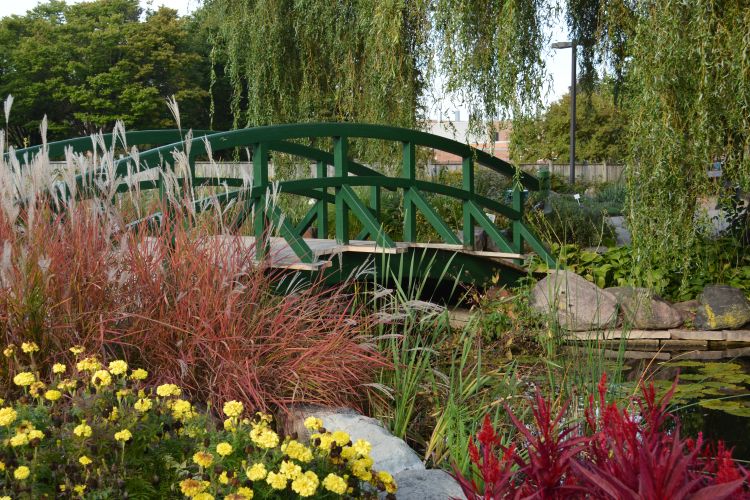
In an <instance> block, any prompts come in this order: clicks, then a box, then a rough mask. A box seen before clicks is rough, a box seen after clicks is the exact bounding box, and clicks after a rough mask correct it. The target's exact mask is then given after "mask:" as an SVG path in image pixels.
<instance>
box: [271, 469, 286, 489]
mask: <svg viewBox="0 0 750 500" xmlns="http://www.w3.org/2000/svg"><path fill="white" fill-rule="evenodd" d="M266 482H267V483H268V484H269V485H271V488H273V489H275V490H283V489H284V488H286V483H287V478H286V476H285V475H284V474H277V473H276V472H269V473H268V476H267V477H266Z"/></svg>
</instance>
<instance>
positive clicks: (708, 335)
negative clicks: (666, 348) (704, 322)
mask: <svg viewBox="0 0 750 500" xmlns="http://www.w3.org/2000/svg"><path fill="white" fill-rule="evenodd" d="M669 335H670V338H673V339H675V340H711V341H720V342H723V341H726V340H727V336H726V333H725V332H724V331H721V330H685V329H682V330H677V329H675V330H669Z"/></svg>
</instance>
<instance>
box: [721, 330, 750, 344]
mask: <svg viewBox="0 0 750 500" xmlns="http://www.w3.org/2000/svg"><path fill="white" fill-rule="evenodd" d="M722 333H723V334H724V335H725V340H726V341H727V342H750V330H724V331H722Z"/></svg>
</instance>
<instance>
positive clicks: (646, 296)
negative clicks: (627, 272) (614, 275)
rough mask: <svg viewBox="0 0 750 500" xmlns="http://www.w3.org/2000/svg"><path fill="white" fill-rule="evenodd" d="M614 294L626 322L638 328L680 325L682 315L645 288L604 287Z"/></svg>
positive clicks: (661, 328)
mask: <svg viewBox="0 0 750 500" xmlns="http://www.w3.org/2000/svg"><path fill="white" fill-rule="evenodd" d="M606 290H607V291H608V292H609V293H611V294H612V295H614V296H615V299H617V303H618V304H619V305H620V307H622V310H623V312H624V313H625V319H626V321H627V323H628V324H629V325H630V326H631V327H633V328H637V329H639V330H667V329H669V328H677V327H678V326H680V325H682V322H683V319H682V315H681V314H680V312H679V311H678V310H676V309H675V308H674V307H672V306H671V305H670V304H669V302H667V301H666V300H664V299H662V298H661V297H659V296H658V295H654V294H653V293H652V292H651V291H650V290H648V289H647V288H634V287H630V286H618V287H612V288H607V289H606Z"/></svg>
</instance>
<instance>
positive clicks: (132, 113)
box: [0, 0, 210, 142]
mask: <svg viewBox="0 0 750 500" xmlns="http://www.w3.org/2000/svg"><path fill="white" fill-rule="evenodd" d="M197 29H198V28H197V27H196V26H195V25H194V23H193V21H192V20H191V19H190V18H180V17H178V16H177V12H176V11H175V10H171V9H167V8H161V9H159V10H157V11H145V12H144V11H143V10H142V9H141V8H140V7H139V4H138V0H99V1H95V2H85V3H80V4H73V5H67V4H66V3H65V2H62V1H58V0H53V1H51V2H49V3H46V4H41V5H39V6H38V7H36V8H35V9H33V10H31V11H29V13H28V15H26V16H11V17H6V18H3V19H2V20H0V95H3V96H5V95H8V94H12V95H13V96H14V98H15V99H14V105H13V112H12V123H13V124H15V125H16V127H15V128H14V129H13V130H16V131H17V133H16V134H14V135H15V137H13V136H12V137H11V140H16V141H18V142H20V141H22V140H23V138H24V137H28V136H29V135H32V136H36V131H37V129H38V124H39V122H40V121H41V119H42V117H44V116H45V115H46V116H47V117H48V121H49V130H50V135H51V137H52V138H59V137H69V136H75V135H79V134H84V133H89V132H92V131H95V130H98V129H100V128H105V129H107V128H111V127H112V125H113V124H114V122H115V121H116V120H121V121H123V122H124V123H125V125H126V126H127V127H129V128H159V127H167V126H171V125H173V120H172V119H171V117H170V114H169V110H168V109H167V107H166V106H165V104H164V102H165V99H166V98H167V97H168V96H172V95H174V96H175V97H176V99H177V100H178V101H179V102H180V105H181V111H182V113H183V115H184V117H185V122H186V123H190V124H191V125H192V126H196V127H197V126H206V125H208V122H209V113H208V102H209V93H208V80H209V76H208V75H209V68H210V63H209V59H208V51H209V48H208V44H207V43H206V42H201V41H200V40H199V39H197V37H195V36H194V33H195V32H196V30H197Z"/></svg>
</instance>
